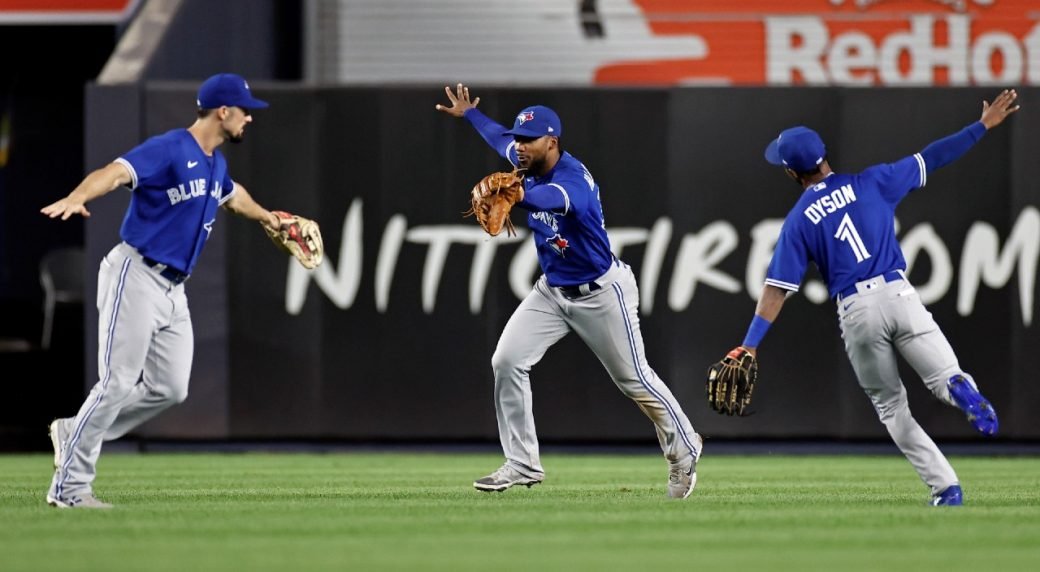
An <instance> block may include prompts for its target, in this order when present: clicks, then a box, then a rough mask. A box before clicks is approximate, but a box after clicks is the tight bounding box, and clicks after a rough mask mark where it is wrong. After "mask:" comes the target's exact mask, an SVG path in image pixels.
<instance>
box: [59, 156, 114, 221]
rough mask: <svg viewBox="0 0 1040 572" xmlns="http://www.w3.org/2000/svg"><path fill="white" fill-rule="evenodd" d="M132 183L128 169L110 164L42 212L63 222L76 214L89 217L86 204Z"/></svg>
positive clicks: (93, 173)
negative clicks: (59, 218)
mask: <svg viewBox="0 0 1040 572" xmlns="http://www.w3.org/2000/svg"><path fill="white" fill-rule="evenodd" d="M130 181H131V178H130V172H129V171H127V170H126V167H124V166H123V165H121V164H119V163H109V164H108V165H105V166H104V167H101V168H100V169H97V170H96V171H94V172H92V173H90V174H89V175H87V177H86V178H85V179H83V181H82V182H81V183H80V184H79V185H78V186H76V188H75V189H73V190H72V192H71V193H69V195H68V196H67V197H65V198H63V199H61V200H59V201H56V202H54V203H51V204H49V205H47V206H45V207H43V208H42V209H40V212H41V213H43V214H45V215H47V216H49V217H51V218H57V217H59V216H60V217H61V220H69V217H71V216H72V215H74V214H78V215H81V216H83V217H89V216H90V211H88V210H87V207H86V206H85V205H86V203H88V202H90V201H92V200H94V199H96V198H98V197H100V196H103V195H106V194H108V193H111V192H112V191H114V190H116V189H117V188H119V187H120V186H121V185H127V184H129V183H130Z"/></svg>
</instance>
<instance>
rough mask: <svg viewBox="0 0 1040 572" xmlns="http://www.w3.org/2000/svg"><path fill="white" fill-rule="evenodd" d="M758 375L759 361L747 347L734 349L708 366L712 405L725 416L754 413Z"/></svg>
mask: <svg viewBox="0 0 1040 572" xmlns="http://www.w3.org/2000/svg"><path fill="white" fill-rule="evenodd" d="M757 378H758V360H757V359H755V356H753V355H751V352H749V351H748V350H747V348H745V347H743V346H739V347H736V348H733V349H732V350H730V351H729V353H728V354H726V357H724V358H722V360H720V361H718V362H716V363H714V364H712V366H711V367H709V368H708V382H707V384H706V385H705V389H706V390H707V392H708V405H710V406H711V408H712V409H714V410H715V411H717V412H719V413H721V414H724V415H738V416H740V417H745V416H747V415H750V414H751V412H750V411H748V406H749V405H751V394H752V392H754V391H755V380H756V379H757Z"/></svg>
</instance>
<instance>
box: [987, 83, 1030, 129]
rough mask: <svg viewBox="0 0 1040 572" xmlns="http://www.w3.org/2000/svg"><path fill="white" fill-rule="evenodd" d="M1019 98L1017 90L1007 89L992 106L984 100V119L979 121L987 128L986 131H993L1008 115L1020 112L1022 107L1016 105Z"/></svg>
mask: <svg viewBox="0 0 1040 572" xmlns="http://www.w3.org/2000/svg"><path fill="white" fill-rule="evenodd" d="M1017 97H1018V94H1017V93H1015V90H1013V89H1005V90H1004V91H1002V92H1000V95H998V96H997V98H996V99H994V100H993V104H992V105H990V104H989V103H988V102H986V101H985V100H983V102H982V117H980V118H979V121H981V122H982V124H983V125H985V126H986V129H993V128H994V127H996V126H997V125H1000V124H1001V123H1003V122H1004V119H1006V118H1007V116H1008V115H1011V114H1012V113H1014V112H1016V111H1018V110H1019V108H1020V107H1021V106H1020V105H1015V99H1016V98H1017Z"/></svg>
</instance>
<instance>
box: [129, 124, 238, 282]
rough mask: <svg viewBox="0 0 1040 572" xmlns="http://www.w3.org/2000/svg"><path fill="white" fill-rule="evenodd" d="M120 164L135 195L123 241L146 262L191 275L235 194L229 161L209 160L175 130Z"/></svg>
mask: <svg viewBox="0 0 1040 572" xmlns="http://www.w3.org/2000/svg"><path fill="white" fill-rule="evenodd" d="M116 162H117V163H120V164H122V165H123V166H124V167H126V168H127V170H128V171H129V172H130V177H131V184H130V188H131V190H132V191H133V193H132V195H131V198H130V206H129V207H128V208H127V210H126V216H125V217H123V225H122V227H121V228H120V229H119V236H120V237H121V238H122V239H123V240H124V241H125V242H126V243H128V244H130V245H131V246H133V247H134V248H136V249H137V251H138V252H140V253H141V254H142V255H143V256H147V257H148V258H151V259H153V260H156V261H158V262H161V263H163V264H166V265H167V266H170V267H172V268H175V269H177V270H179V271H181V272H184V273H186V274H191V271H192V269H193V268H194V267H195V263H196V262H197V261H198V259H199V255H200V254H201V253H202V248H203V246H205V244H206V240H207V239H208V238H209V234H210V232H211V231H212V230H213V223H214V222H215V220H216V218H217V208H218V207H219V206H220V205H222V204H224V202H226V201H227V200H228V199H230V198H231V195H232V194H233V193H234V190H235V184H234V182H233V181H232V180H231V175H230V174H228V169H227V161H225V160H224V155H223V154H221V152H220V151H219V150H215V151H214V152H213V155H212V156H210V155H206V153H205V152H203V150H202V148H201V147H199V144H198V142H196V141H195V138H194V137H193V136H192V135H191V133H189V132H188V130H187V129H174V130H172V131H168V132H166V133H163V134H162V135H156V136H155V137H151V138H149V139H148V140H146V141H144V142H143V143H141V144H140V145H138V146H137V147H134V148H133V149H131V150H130V151H129V152H127V153H126V154H124V155H123V156H122V157H119V158H118V159H116Z"/></svg>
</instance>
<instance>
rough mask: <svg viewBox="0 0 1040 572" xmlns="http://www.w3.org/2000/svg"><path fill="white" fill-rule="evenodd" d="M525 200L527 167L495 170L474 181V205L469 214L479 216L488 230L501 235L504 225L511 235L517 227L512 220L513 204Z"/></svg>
mask: <svg viewBox="0 0 1040 572" xmlns="http://www.w3.org/2000/svg"><path fill="white" fill-rule="evenodd" d="M522 200H524V178H523V171H520V170H516V171H513V172H511V173H506V172H499V173H491V174H490V175H488V176H486V177H484V178H483V179H481V180H480V182H479V183H477V184H476V185H474V187H473V190H472V191H470V205H471V206H470V209H469V210H468V211H466V212H465V213H464V215H465V216H471V215H472V216H476V217H477V222H478V223H480V226H481V228H483V229H484V232H486V233H488V234H490V235H491V236H498V234H499V233H501V232H502V227H503V226H504V227H505V228H506V230H507V231H508V234H509V236H515V235H516V229H514V228H513V223H512V222H511V221H510V220H509V211H510V210H512V208H513V205H515V204H516V203H518V202H520V201H522Z"/></svg>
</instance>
